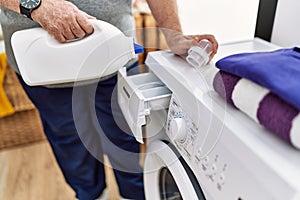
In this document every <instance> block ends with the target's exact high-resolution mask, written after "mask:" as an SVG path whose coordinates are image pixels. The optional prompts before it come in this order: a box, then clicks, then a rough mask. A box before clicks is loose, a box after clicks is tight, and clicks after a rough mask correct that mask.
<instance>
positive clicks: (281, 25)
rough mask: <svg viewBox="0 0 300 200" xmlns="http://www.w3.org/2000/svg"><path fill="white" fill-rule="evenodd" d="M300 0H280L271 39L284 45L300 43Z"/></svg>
mask: <svg viewBox="0 0 300 200" xmlns="http://www.w3.org/2000/svg"><path fill="white" fill-rule="evenodd" d="M299 12H300V1H299V0H279V1H278V4H277V10H276V15H275V21H274V26H273V32H272V38H271V41H272V42H273V43H275V44H278V45H280V46H282V47H290V46H299V45H300V20H299Z"/></svg>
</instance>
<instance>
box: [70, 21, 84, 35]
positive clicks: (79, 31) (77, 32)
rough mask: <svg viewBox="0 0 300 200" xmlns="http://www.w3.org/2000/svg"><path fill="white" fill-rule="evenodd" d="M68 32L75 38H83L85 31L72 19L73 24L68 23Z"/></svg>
mask: <svg viewBox="0 0 300 200" xmlns="http://www.w3.org/2000/svg"><path fill="white" fill-rule="evenodd" d="M69 26H70V30H71V31H72V33H73V34H74V35H75V37H77V38H83V37H84V36H85V31H84V30H83V29H82V28H81V26H80V25H79V24H78V22H77V20H76V18H74V20H73V22H72V23H70V25H69Z"/></svg>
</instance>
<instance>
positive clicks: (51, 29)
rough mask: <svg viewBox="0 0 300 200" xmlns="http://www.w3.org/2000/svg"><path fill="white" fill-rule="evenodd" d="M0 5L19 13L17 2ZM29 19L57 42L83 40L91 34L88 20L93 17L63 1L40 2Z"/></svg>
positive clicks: (9, 0)
mask: <svg viewBox="0 0 300 200" xmlns="http://www.w3.org/2000/svg"><path fill="white" fill-rule="evenodd" d="M0 5H1V6H3V7H5V8H7V9H10V10H12V11H14V12H16V13H20V8H19V0H0ZM31 17H32V19H33V20H34V21H36V22H38V23H39V24H40V25H41V26H42V27H43V28H44V29H45V30H46V31H48V33H49V34H51V35H53V36H54V38H55V39H56V40H58V41H59V42H65V41H66V40H72V39H74V38H75V37H76V38H83V37H84V36H85V35H86V34H91V33H92V32H93V26H92V24H91V23H89V22H88V19H93V18H94V17H92V16H90V15H88V14H87V13H85V12H83V11H80V10H79V9H78V8H77V7H76V6H75V5H74V4H72V3H71V2H69V1H64V0H42V2H41V5H40V7H39V8H37V9H35V10H34V11H33V12H32V14H31Z"/></svg>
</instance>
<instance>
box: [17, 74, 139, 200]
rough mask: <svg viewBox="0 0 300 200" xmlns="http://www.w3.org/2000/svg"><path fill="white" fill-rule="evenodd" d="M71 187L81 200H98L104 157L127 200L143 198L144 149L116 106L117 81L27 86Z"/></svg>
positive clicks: (103, 177) (103, 185)
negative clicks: (74, 84)
mask: <svg viewBox="0 0 300 200" xmlns="http://www.w3.org/2000/svg"><path fill="white" fill-rule="evenodd" d="M19 79H20V82H21V83H22V85H23V87H24V89H25V91H26V92H27V94H28V96H29V98H30V99H31V100H32V102H33V103H34V105H35V106H36V107H37V109H38V110H39V112H40V116H41V120H42V123H43V127H44V131H45V134H46V136H47V138H48V140H49V142H50V145H51V147H52V150H53V152H54V155H55V157H56V160H57V162H58V164H59V166H60V168H61V170H62V172H63V175H64V177H65V179H66V181H67V182H68V184H69V185H70V186H71V187H72V188H73V189H74V190H75V192H76V196H77V198H78V199H80V200H94V199H95V198H97V197H99V196H100V194H101V193H102V191H103V190H104V188H105V187H106V184H105V173H104V166H103V154H106V155H107V156H108V158H109V161H110V163H111V165H112V167H113V169H114V173H115V177H116V180H117V183H118V186H119V191H120V194H121V196H122V197H123V198H128V199H137V200H140V199H141V200H142V199H144V189H143V174H142V168H141V167H140V165H139V151H140V146H139V144H138V143H137V142H136V141H135V139H134V137H133V136H132V135H131V133H130V131H129V128H128V126H127V124H126V122H125V119H124V117H123V115H122V113H121V111H120V108H119V106H118V103H117V91H116V87H115V85H116V82H117V77H116V76H115V77H113V78H110V79H108V80H104V81H101V82H98V83H95V84H89V85H85V86H75V87H73V88H71V87H70V88H47V87H40V86H34V87H30V86H28V85H26V84H25V83H24V82H23V80H22V78H21V77H19Z"/></svg>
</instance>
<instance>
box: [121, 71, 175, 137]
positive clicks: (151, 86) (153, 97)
mask: <svg viewBox="0 0 300 200" xmlns="http://www.w3.org/2000/svg"><path fill="white" fill-rule="evenodd" d="M170 98H171V91H170V90H169V89H168V88H167V87H166V86H165V85H164V84H163V83H162V82H161V80H160V79H159V78H158V77H157V76H155V74H153V73H152V72H149V73H142V74H137V75H132V76H127V72H126V68H122V69H120V70H119V72H118V102H119V105H120V108H121V110H122V112H123V115H124V117H125V119H126V121H127V123H128V125H129V127H130V129H131V131H132V132H133V134H134V136H135V138H136V140H137V141H139V142H141V143H143V138H142V126H143V125H145V124H146V116H147V115H149V114H150V112H151V111H153V110H162V109H166V108H168V107H169V102H170Z"/></svg>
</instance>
